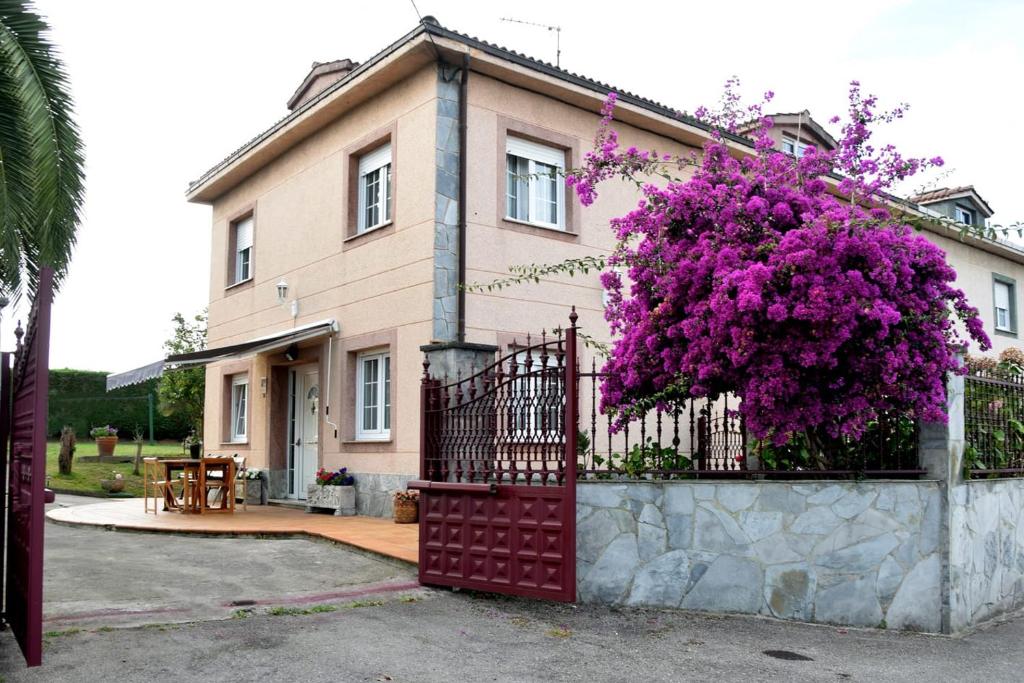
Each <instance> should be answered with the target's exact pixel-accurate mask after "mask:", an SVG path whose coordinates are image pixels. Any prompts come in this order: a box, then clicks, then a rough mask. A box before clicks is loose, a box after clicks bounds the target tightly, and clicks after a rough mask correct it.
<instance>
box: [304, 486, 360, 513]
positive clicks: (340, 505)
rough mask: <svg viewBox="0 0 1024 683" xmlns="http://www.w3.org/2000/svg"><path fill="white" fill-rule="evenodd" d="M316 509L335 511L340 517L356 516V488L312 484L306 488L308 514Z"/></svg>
mask: <svg viewBox="0 0 1024 683" xmlns="http://www.w3.org/2000/svg"><path fill="white" fill-rule="evenodd" d="M314 508H326V509H328V510H333V511H334V514H335V515H338V516H339V517H342V516H349V515H354V514H356V487H355V486H321V485H320V484H310V485H309V486H308V487H307V488H306V512H312V511H313V510H314Z"/></svg>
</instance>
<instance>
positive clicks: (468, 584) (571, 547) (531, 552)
mask: <svg viewBox="0 0 1024 683" xmlns="http://www.w3.org/2000/svg"><path fill="white" fill-rule="evenodd" d="M575 319H576V314H575V311H573V314H572V315H571V316H570V320H571V321H572V322H573V326H572V327H571V328H569V329H567V330H565V331H564V337H563V334H562V333H561V332H560V333H559V334H558V336H557V337H556V338H554V339H551V340H549V339H548V338H547V337H546V336H545V335H542V336H541V342H540V343H539V344H531V342H530V339H529V338H527V340H526V344H525V346H522V347H517V348H514V349H513V351H512V352H511V353H509V354H508V355H505V356H504V357H500V358H498V359H497V360H496V362H495V363H494V364H492V365H491V366H489V367H487V368H485V369H484V370H483V371H481V372H478V373H476V374H473V375H471V376H470V377H467V378H466V379H461V378H459V377H456V378H455V381H449V378H434V377H431V376H430V375H429V362H428V363H424V378H423V386H422V391H421V413H420V420H421V422H420V477H421V479H420V480H419V481H413V482H410V483H409V487H410V488H414V489H419V490H420V522H419V523H420V546H419V560H420V561H419V579H420V582H421V583H423V584H433V585H442V586H453V587H459V588H467V589H474V590H481V591H492V592H497V593H506V594H510V595H519V596H524V597H531V598H541V599H546V600H556V601H562V602H574V601H575V600H576V446H577V434H578V428H577V422H578V400H577V396H576V394H577V392H578V381H577V379H578V359H577V356H576V352H577V351H576V327H575Z"/></svg>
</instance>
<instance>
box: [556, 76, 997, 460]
mask: <svg viewBox="0 0 1024 683" xmlns="http://www.w3.org/2000/svg"><path fill="white" fill-rule="evenodd" d="M737 84H738V83H737V81H735V80H732V81H730V82H729V83H727V86H726V95H725V98H724V100H723V104H724V106H722V107H721V108H720V110H719V111H717V112H712V111H710V110H708V109H704V108H702V109H699V110H698V111H697V117H698V118H699V119H701V120H703V121H704V122H705V123H707V124H709V126H710V128H711V131H712V134H711V138H710V139H709V141H708V142H707V143H706V144H705V145H704V150H703V155H701V156H700V157H699V158H698V157H697V155H693V156H692V157H690V158H670V157H669V156H667V155H665V156H662V155H659V154H657V153H656V152H653V151H651V152H645V151H640V150H637V149H636V148H629V149H626V150H623V149H621V148H620V146H619V144H618V139H617V136H616V133H615V131H614V130H613V129H612V127H611V122H612V116H613V112H614V107H615V102H616V96H615V94H614V93H613V94H611V95H609V96H608V99H607V102H606V105H605V108H604V110H603V114H604V117H603V119H602V121H601V125H600V128H599V130H598V133H597V136H596V138H595V149H594V150H593V151H591V152H589V153H588V154H587V155H586V156H585V159H584V164H583V167H582V168H580V169H577V170H575V171H573V172H572V173H570V174H569V176H568V177H567V183H568V185H569V186H570V187H572V188H574V189H575V191H576V194H577V196H578V197H579V199H580V201H581V202H582V203H583V204H584V205H589V204H591V203H593V202H594V200H595V199H596V197H597V186H598V185H599V183H600V182H602V181H604V180H606V179H609V178H613V177H621V178H626V179H628V180H632V181H634V182H636V183H637V185H638V187H640V189H641V192H642V199H641V200H640V202H639V203H638V206H637V208H635V209H634V210H633V211H630V212H629V213H627V214H626V215H625V216H622V217H619V218H616V219H613V220H612V222H611V227H612V229H613V230H614V232H615V234H616V236H617V238H618V240H619V242H618V246H617V248H616V249H615V250H614V252H613V253H612V255H611V256H610V257H609V258H608V259H607V263H606V265H607V266H608V268H607V269H606V270H605V271H604V272H603V273H602V275H601V281H602V284H603V286H604V287H605V289H606V290H607V292H608V302H609V303H608V305H607V307H606V312H605V316H606V318H607V320H608V322H609V323H610V326H611V330H612V333H613V337H614V339H615V341H614V343H613V346H612V348H611V351H610V357H609V359H608V360H607V362H606V364H605V367H604V370H605V372H607V373H608V379H607V380H606V381H605V383H604V384H603V387H602V407H603V409H604V410H606V411H608V412H610V413H613V414H615V415H616V416H617V418H618V422H619V425H620V426H621V425H622V424H625V422H627V421H628V420H629V419H630V418H631V417H632V416H633V415H636V414H640V413H642V412H643V411H645V410H647V409H649V408H651V407H652V406H654V405H661V406H670V405H672V404H673V403H674V402H676V401H679V400H680V399H687V398H690V397H704V396H707V397H711V398H716V397H719V396H722V395H724V394H727V393H731V394H734V395H736V396H738V397H739V398H740V399H741V402H740V407H739V412H740V413H742V415H743V417H744V418H745V420H746V425H747V428H748V430H749V431H750V433H752V434H753V435H754V436H755V437H756V438H758V439H763V440H765V443H766V444H768V443H770V444H774V445H776V446H781V445H783V444H786V443H788V442H790V441H791V439H794V438H797V437H799V439H800V440H801V441H803V440H806V441H807V442H808V443H809V444H810V446H811V448H812V449H814V450H817V451H819V452H827V451H829V450H830V445H829V444H830V443H831V444H833V445H834V444H835V443H836V441H837V440H839V439H842V438H844V437H852V438H857V437H859V436H861V435H862V434H863V432H864V430H865V429H866V428H867V427H868V425H869V424H870V423H871V422H872V421H874V420H877V419H878V417H879V415H880V414H881V413H882V412H883V411H887V412H895V413H896V414H899V415H901V416H904V417H906V418H908V419H920V420H926V421H945V419H946V412H945V377H946V373H948V372H958V371H961V368H960V363H959V361H958V360H957V354H958V353H960V352H962V351H964V350H965V349H966V347H967V345H968V343H969V342H970V341H974V342H976V343H977V344H978V346H979V347H980V348H981V349H982V350H985V349H987V348H989V347H990V342H989V339H988V337H987V336H986V334H985V332H984V331H983V329H982V324H981V321H980V320H979V318H978V312H977V310H976V309H975V308H973V307H972V306H971V305H970V304H969V303H968V302H967V299H966V297H965V296H964V293H963V292H962V291H961V290H959V289H956V288H955V287H954V286H953V282H954V280H955V279H956V273H955V272H954V271H953V269H952V268H951V267H950V266H949V265H948V264H947V263H946V259H945V253H944V252H943V251H942V250H941V249H940V248H939V247H937V246H935V245H934V244H932V243H931V242H929V241H928V240H927V239H925V238H924V237H922V236H920V235H918V234H916V233H915V231H914V230H913V228H912V227H911V226H910V225H908V222H907V220H906V218H905V217H903V216H900V215H899V213H898V211H897V210H896V209H895V208H894V204H893V202H892V201H891V198H890V197H889V196H888V195H887V194H885V193H886V191H887V190H888V189H889V188H891V187H892V186H893V184H894V183H897V182H899V181H901V180H904V179H906V178H908V177H910V176H912V175H914V174H915V173H918V172H919V171H921V170H923V169H926V168H929V167H932V166H939V165H941V164H942V160H941V159H939V158H932V159H922V158H907V157H904V156H902V155H901V154H900V153H899V152H898V151H897V150H896V149H895V148H894V147H893V146H892V145H886V146H881V147H877V148H876V147H875V146H874V145H873V144H872V142H871V137H872V130H873V128H874V127H875V126H876V125H877V124H879V123H885V122H889V121H892V120H894V119H897V118H901V117H902V116H903V115H904V113H905V111H906V107H905V106H901V107H898V108H896V109H894V110H892V111H888V112H881V111H879V110H878V109H877V100H876V98H875V97H873V96H865V95H862V93H861V90H860V86H859V84H858V83H857V82H853V83H852V84H851V87H850V93H849V111H848V122H847V123H845V124H844V125H843V126H842V137H841V140H840V142H839V145H838V148H837V149H835V150H833V151H826V150H818V149H815V148H813V147H811V148H809V149H808V150H807V152H806V154H805V155H804V156H801V157H799V158H796V157H794V156H791V155H788V154H784V153H782V152H781V151H779V150H777V149H776V148H775V143H774V141H773V140H772V138H771V137H770V136H769V130H770V128H771V126H772V121H771V119H770V117H768V116H764V115H763V114H762V104H755V105H752V106H749V107H744V106H742V105H741V104H740V101H739V97H738V96H737V95H736V94H735V87H736V85H737ZM770 99H771V93H767V94H766V96H765V98H764V102H768V101H769V100H770ZM751 120H752V121H753V122H754V123H753V130H752V132H748V133H747V134H748V135H750V136H752V138H753V140H754V147H753V150H752V152H753V153H750V152H751V150H750V149H749V147H747V148H744V147H742V146H740V145H738V144H737V141H736V138H735V134H736V133H737V130H738V128H739V126H740V123H741V122H743V121H751ZM838 120H839V119H838V117H837V118H836V119H833V123H836V122H838ZM667 165H669V166H671V165H674V166H676V167H678V168H682V167H683V166H692V167H693V169H694V171H693V173H692V175H691V176H690V177H689V178H688V179H675V178H672V177H670V176H669V175H668V174H667V173H665V172H664V169H665V168H666V166H667ZM652 177H665V178H666V180H667V182H666V183H664V184H655V183H653V182H650V178H652ZM624 276H625V277H624ZM627 278H628V285H627V283H626V280H627Z"/></svg>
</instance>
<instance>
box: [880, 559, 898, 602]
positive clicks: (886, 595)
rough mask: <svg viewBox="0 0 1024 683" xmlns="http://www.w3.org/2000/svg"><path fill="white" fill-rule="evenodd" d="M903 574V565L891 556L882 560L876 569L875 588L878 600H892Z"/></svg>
mask: <svg viewBox="0 0 1024 683" xmlns="http://www.w3.org/2000/svg"><path fill="white" fill-rule="evenodd" d="M903 574H904V572H903V567H901V566H900V563H899V562H897V561H896V560H894V559H893V558H892V557H887V558H885V559H884V560H882V566H881V567H879V569H878V578H877V579H876V581H875V590H876V592H877V593H878V598H879V600H881V601H882V602H883V603H888V602H889V601H890V600H892V597H893V596H894V595H896V590H897V589H898V588H899V587H900V583H901V582H902V581H903Z"/></svg>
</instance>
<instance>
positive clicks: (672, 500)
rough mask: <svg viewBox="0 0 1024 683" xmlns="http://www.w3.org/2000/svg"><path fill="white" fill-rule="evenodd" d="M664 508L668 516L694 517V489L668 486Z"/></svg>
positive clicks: (685, 486)
mask: <svg viewBox="0 0 1024 683" xmlns="http://www.w3.org/2000/svg"><path fill="white" fill-rule="evenodd" d="M663 507H664V510H665V515H666V516H672V515H692V514H693V510H694V503H693V487H692V486H689V485H681V486H680V485H671V484H666V485H665V503H664V506H663Z"/></svg>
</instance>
